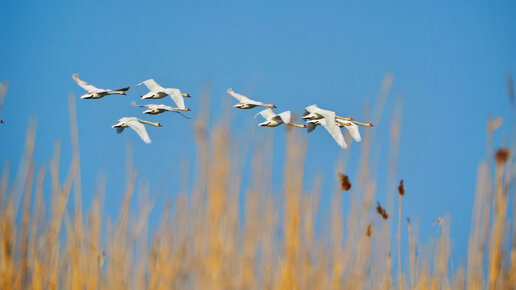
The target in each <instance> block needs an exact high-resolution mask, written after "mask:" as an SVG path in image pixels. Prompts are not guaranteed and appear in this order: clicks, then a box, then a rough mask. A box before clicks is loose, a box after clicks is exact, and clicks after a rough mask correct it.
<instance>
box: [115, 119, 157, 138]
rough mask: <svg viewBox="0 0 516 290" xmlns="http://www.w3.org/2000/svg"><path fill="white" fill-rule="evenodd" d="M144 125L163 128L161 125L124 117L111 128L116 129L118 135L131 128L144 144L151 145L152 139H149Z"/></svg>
mask: <svg viewBox="0 0 516 290" xmlns="http://www.w3.org/2000/svg"><path fill="white" fill-rule="evenodd" d="M143 124H148V125H152V126H156V127H162V126H161V124H160V123H154V122H150V121H145V120H140V119H138V118H136V117H123V118H120V120H118V121H117V122H116V124H115V125H113V126H111V128H116V132H117V133H122V132H123V131H124V129H125V128H127V127H131V129H133V130H134V131H136V133H137V134H138V136H140V138H142V140H143V142H145V143H147V144H149V143H151V139H150V138H149V134H147V130H145V126H144V125H143Z"/></svg>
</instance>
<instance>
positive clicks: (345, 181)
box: [339, 173, 351, 191]
mask: <svg viewBox="0 0 516 290" xmlns="http://www.w3.org/2000/svg"><path fill="white" fill-rule="evenodd" d="M339 178H340V189H341V190H345V191H348V190H350V189H351V181H349V177H348V176H347V175H346V174H343V173H339Z"/></svg>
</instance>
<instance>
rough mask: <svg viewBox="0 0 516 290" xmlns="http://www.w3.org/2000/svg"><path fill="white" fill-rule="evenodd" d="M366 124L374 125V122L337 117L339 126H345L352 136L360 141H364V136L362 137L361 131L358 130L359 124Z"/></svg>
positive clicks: (367, 125)
mask: <svg viewBox="0 0 516 290" xmlns="http://www.w3.org/2000/svg"><path fill="white" fill-rule="evenodd" d="M357 125H358V126H364V127H373V126H374V125H373V124H372V123H362V122H358V121H355V120H353V121H345V120H339V119H337V126H339V127H340V128H342V127H345V128H346V129H347V130H348V132H349V134H350V135H351V137H353V139H355V141H357V142H360V141H362V138H361V137H360V132H359V131H358V126H357Z"/></svg>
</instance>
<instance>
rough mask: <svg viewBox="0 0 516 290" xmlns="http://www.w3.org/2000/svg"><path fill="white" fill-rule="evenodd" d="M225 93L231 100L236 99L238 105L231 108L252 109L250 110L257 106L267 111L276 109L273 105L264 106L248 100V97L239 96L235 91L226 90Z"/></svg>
mask: <svg viewBox="0 0 516 290" xmlns="http://www.w3.org/2000/svg"><path fill="white" fill-rule="evenodd" d="M226 92H227V93H228V94H229V95H230V96H232V97H233V98H235V99H237V100H238V102H239V103H238V104H236V105H234V106H233V108H238V109H252V108H254V107H257V106H262V107H266V108H269V109H274V108H276V106H274V105H273V104H265V103H262V102H257V101H254V100H251V99H249V98H248V97H246V96H244V95H241V94H239V93H235V91H233V89H232V88H229V89H227V91H226Z"/></svg>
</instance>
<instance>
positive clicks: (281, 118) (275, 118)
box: [255, 108, 306, 128]
mask: <svg viewBox="0 0 516 290" xmlns="http://www.w3.org/2000/svg"><path fill="white" fill-rule="evenodd" d="M258 115H261V116H262V117H263V118H264V119H265V122H262V123H260V124H258V126H263V127H271V128H274V127H277V126H279V125H281V124H285V125H290V126H294V127H301V128H306V126H305V125H298V124H294V123H291V121H290V119H291V114H290V111H285V112H283V113H280V114H276V113H274V111H272V109H270V108H266V109H265V110H262V111H260V112H258V114H256V116H258ZM256 116H255V117H256Z"/></svg>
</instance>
